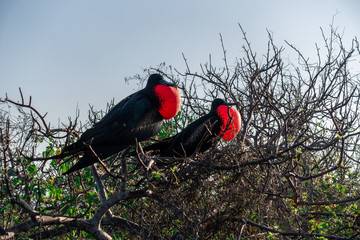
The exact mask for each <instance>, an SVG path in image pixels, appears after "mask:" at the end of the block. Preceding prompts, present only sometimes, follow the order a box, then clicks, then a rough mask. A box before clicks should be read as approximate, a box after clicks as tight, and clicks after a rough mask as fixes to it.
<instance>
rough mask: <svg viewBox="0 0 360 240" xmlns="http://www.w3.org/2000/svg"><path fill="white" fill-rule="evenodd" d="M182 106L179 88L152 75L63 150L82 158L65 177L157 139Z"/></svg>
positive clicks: (158, 76) (65, 154) (156, 75)
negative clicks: (165, 124) (144, 142)
mask: <svg viewBox="0 0 360 240" xmlns="http://www.w3.org/2000/svg"><path fill="white" fill-rule="evenodd" d="M180 104H181V99H180V90H179V89H178V88H177V86H176V85H175V84H174V83H170V82H167V81H165V80H164V79H163V77H162V76H161V75H159V74H152V75H151V76H150V77H149V79H148V81H147V84H146V87H145V88H144V89H142V90H140V91H138V92H135V93H133V94H131V95H130V96H128V97H127V98H125V99H123V100H122V101H121V102H119V103H118V104H117V105H115V106H114V107H113V108H112V109H111V110H110V111H109V112H108V113H107V114H106V115H105V116H104V117H103V118H102V119H101V120H100V121H99V122H98V123H96V124H95V125H94V126H93V127H92V128H90V129H88V130H86V131H85V132H84V133H83V134H82V136H81V137H80V139H79V140H78V141H77V142H75V143H73V144H71V145H69V146H67V147H65V148H64V149H63V151H62V155H63V156H69V155H75V156H76V155H79V154H83V156H82V157H81V158H80V160H79V161H78V162H77V163H76V164H75V165H74V166H73V167H71V168H70V169H69V170H68V171H67V172H65V173H64V174H69V173H71V172H73V171H76V170H79V169H81V168H84V167H87V166H89V165H92V164H93V163H96V162H97V161H98V158H100V159H105V158H107V157H109V156H111V155H113V154H116V153H118V152H120V151H122V150H124V149H125V148H127V147H128V146H130V145H133V144H135V143H136V141H138V142H140V141H144V140H147V139H148V138H149V137H151V136H154V135H156V134H157V133H158V132H159V131H160V128H161V125H162V122H163V119H170V118H173V117H174V116H175V115H176V114H177V113H178V111H179V110H180ZM94 153H95V154H94Z"/></svg>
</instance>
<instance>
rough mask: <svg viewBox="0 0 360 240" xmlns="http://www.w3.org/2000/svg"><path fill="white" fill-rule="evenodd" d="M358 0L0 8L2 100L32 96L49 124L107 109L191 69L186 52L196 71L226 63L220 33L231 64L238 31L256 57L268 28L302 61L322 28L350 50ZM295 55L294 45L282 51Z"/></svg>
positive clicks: (66, 0)
mask: <svg viewBox="0 0 360 240" xmlns="http://www.w3.org/2000/svg"><path fill="white" fill-rule="evenodd" d="M359 12H360V1H358V0H337V1H335V0H317V1H313V0H312V1H310V0H302V1H291V0H272V1H265V0H264V1H259V0H255V1H243V0H237V1H236V0H224V1H220V0H217V1H214V0H206V1H205V0H197V1H194V0H181V1H175V0H174V1H169V0H152V1H149V0H147V1H146V0H134V1H126V0H123V1H120V0H117V1H115V0H107V1H100V0H97V1H95V0H76V1H70V0H62V1H55V0H31V1H29V0H16V1H14V0H0V97H1V98H4V97H5V94H6V93H7V94H8V96H9V97H10V98H12V99H15V100H20V97H19V94H18V88H19V87H21V88H22V91H23V93H24V96H25V97H26V98H28V97H29V96H30V95H31V96H32V98H33V106H34V107H36V108H37V109H38V110H39V111H40V112H42V113H45V112H48V117H47V120H48V121H51V122H52V126H54V125H57V123H58V121H59V119H60V121H62V122H66V121H67V117H68V116H72V117H74V116H75V112H76V108H77V107H78V108H79V110H80V116H81V119H86V116H87V111H88V109H89V104H90V105H94V107H95V109H105V107H106V103H107V102H109V101H110V100H111V99H113V98H114V99H115V102H118V101H120V100H121V99H122V98H124V97H126V96H127V95H129V94H130V93H132V92H134V91H136V90H138V87H137V85H135V84H134V83H132V84H130V85H129V84H127V83H125V81H124V79H125V77H130V76H133V75H135V74H138V73H142V70H143V69H144V68H148V67H156V66H158V65H159V64H160V63H162V62H165V63H167V64H169V65H172V66H173V67H175V68H177V69H179V70H180V71H182V70H184V69H185V64H184V61H183V57H182V54H184V55H185V56H186V57H187V59H188V63H189V65H190V67H191V68H192V69H196V68H198V67H199V65H200V64H201V63H205V62H207V60H208V57H209V54H211V55H212V59H213V62H214V63H215V64H216V63H217V62H218V63H219V65H220V62H221V59H222V51H221V43H220V37H219V34H221V35H222V37H223V40H224V43H225V48H226V49H227V52H228V55H229V61H230V63H231V61H233V62H234V61H235V57H241V56H242V55H241V54H242V51H241V46H242V45H243V44H244V41H243V40H242V35H241V32H240V30H239V26H238V24H241V26H242V27H243V29H244V30H245V31H246V33H247V37H248V40H249V41H250V42H251V44H252V47H253V50H255V51H256V52H258V53H259V54H263V53H265V50H266V48H267V41H268V38H267V30H269V31H270V32H271V33H272V34H273V37H274V39H275V41H276V43H277V45H278V46H281V45H284V46H285V42H284V40H287V41H288V42H290V43H293V44H294V45H295V46H297V47H298V48H299V49H300V50H301V51H302V52H303V54H304V55H305V56H311V55H312V54H314V52H315V42H317V43H321V42H322V40H321V39H322V38H321V32H320V27H322V28H323V29H324V30H325V32H329V25H330V24H331V23H332V21H333V16H334V15H336V16H335V17H334V26H335V27H338V28H339V30H340V32H343V33H344V43H345V45H348V44H350V43H351V42H350V41H351V39H352V38H353V37H355V36H357V38H358V39H360V14H359ZM285 48H286V49H289V47H286V46H285Z"/></svg>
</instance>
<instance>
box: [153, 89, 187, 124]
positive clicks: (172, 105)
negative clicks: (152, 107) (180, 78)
mask: <svg viewBox="0 0 360 240" xmlns="http://www.w3.org/2000/svg"><path fill="white" fill-rule="evenodd" d="M154 92H155V95H156V97H157V98H158V100H159V108H158V110H159V113H160V114H161V116H162V117H163V119H170V118H173V117H175V116H176V114H177V113H178V112H179V110H180V106H181V94H180V90H179V88H177V87H172V86H166V85H162V84H159V85H156V86H155V88H154Z"/></svg>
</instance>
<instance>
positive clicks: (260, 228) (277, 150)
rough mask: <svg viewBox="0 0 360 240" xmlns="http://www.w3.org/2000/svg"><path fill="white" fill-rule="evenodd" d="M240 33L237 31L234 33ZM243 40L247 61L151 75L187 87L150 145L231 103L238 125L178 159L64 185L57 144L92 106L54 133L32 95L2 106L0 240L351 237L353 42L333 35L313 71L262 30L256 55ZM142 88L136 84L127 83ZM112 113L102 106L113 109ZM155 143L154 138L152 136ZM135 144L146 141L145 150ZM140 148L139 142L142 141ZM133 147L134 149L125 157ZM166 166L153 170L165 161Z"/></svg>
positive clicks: (148, 161)
mask: <svg viewBox="0 0 360 240" xmlns="http://www.w3.org/2000/svg"><path fill="white" fill-rule="evenodd" d="M240 29H241V28H240ZM241 31H242V33H243V36H244V46H243V56H241V57H239V58H238V59H237V60H236V61H235V62H234V63H232V64H229V62H228V59H227V56H226V51H225V49H224V48H223V53H224V65H223V66H222V67H215V66H213V65H212V63H211V61H209V63H206V64H203V65H201V71H200V72H196V71H192V70H191V69H190V66H188V64H187V60H186V59H185V58H184V60H185V63H186V66H187V68H186V70H185V72H180V71H178V70H176V69H173V68H172V67H170V66H168V65H166V64H162V65H160V66H159V67H158V68H156V69H147V70H145V74H146V75H147V74H148V72H154V71H156V72H159V73H161V74H162V75H164V76H166V78H168V79H170V80H172V81H174V82H176V83H178V85H179V86H180V88H181V90H182V91H183V93H184V94H183V106H182V109H181V111H180V113H179V114H178V115H177V116H176V117H175V118H174V119H172V120H169V121H167V122H165V123H164V124H163V127H162V129H161V131H160V132H159V134H158V135H157V136H156V137H155V139H153V140H159V139H163V138H167V137H169V136H170V135H172V134H175V133H176V132H178V131H179V130H181V129H182V128H183V127H184V126H186V125H187V124H188V123H189V122H191V121H193V120H194V119H195V118H197V117H198V116H201V115H203V114H204V113H205V112H207V111H208V109H209V107H210V106H209V103H210V102H211V101H212V99H214V98H216V97H221V98H225V99H226V100H231V101H234V102H235V101H236V102H240V108H239V110H240V112H241V115H242V122H243V126H242V130H241V133H240V134H239V136H237V138H236V139H235V140H233V141H231V142H220V143H219V144H218V145H217V146H216V147H215V148H213V149H210V150H209V151H207V152H205V153H203V154H197V155H195V156H191V157H189V158H186V159H181V158H177V159H162V158H159V157H157V156H156V155H151V154H152V153H151V152H148V153H146V152H143V151H142V148H141V145H139V144H138V145H137V146H135V147H134V149H135V151H136V154H135V155H136V156H132V155H131V156H129V155H127V151H128V150H125V151H124V152H123V153H119V154H118V155H116V156H112V157H110V158H109V159H107V160H106V161H105V163H106V167H104V166H102V165H100V164H97V167H91V168H90V169H88V168H86V169H83V170H81V171H79V172H76V173H73V174H70V175H68V176H67V175H66V176H63V175H62V173H63V172H65V171H66V170H67V169H69V168H70V166H71V162H75V161H76V160H77V159H69V158H68V157H66V158H64V159H62V160H58V159H56V156H57V155H59V154H61V153H60V149H62V148H63V147H64V146H65V145H68V144H69V143H71V142H73V141H75V140H76V139H78V138H79V135H81V132H83V130H84V129H85V128H87V127H89V126H91V125H92V124H94V123H95V122H97V121H98V120H99V119H100V118H101V117H102V115H103V112H101V111H96V110H94V109H92V108H91V111H90V113H89V122H88V123H86V124H84V125H80V124H78V121H77V117H76V118H75V120H74V121H72V120H71V119H69V123H68V124H67V125H63V126H61V127H58V128H51V127H50V126H49V124H47V123H46V121H45V115H42V114H41V113H39V112H38V111H37V110H36V109H35V108H34V107H33V106H32V105H31V98H30V99H29V101H28V102H26V101H25V100H24V97H23V94H22V92H21V91H20V96H21V101H20V102H15V101H13V100H11V99H10V98H8V97H5V98H3V99H1V100H0V101H1V102H2V108H1V110H0V148H1V154H2V155H1V157H0V172H1V175H0V188H1V189H0V216H1V218H0V227H1V228H0V235H2V236H3V238H11V237H12V236H15V237H16V238H17V239H46V238H52V239H74V238H79V239H80V238H86V239H307V238H313V239H359V238H360V233H359V229H360V206H359V201H360V186H359V184H360V181H359V180H360V174H359V161H358V159H359V147H358V146H359V133H360V131H359V130H360V121H359V120H360V118H359V117H358V111H359V110H360V109H359V104H360V92H359V75H357V74H358V73H354V72H353V67H352V66H353V65H354V64H355V65H356V64H358V63H359V58H358V57H359V54H360V51H359V46H358V42H357V41H356V40H353V42H352V45H351V47H350V48H349V49H346V48H345V46H344V45H343V43H342V38H341V36H340V35H339V34H337V32H336V31H335V30H334V29H333V28H331V31H330V36H329V37H325V34H324V33H323V36H324V48H320V47H318V48H317V56H318V59H317V60H316V61H314V62H311V61H310V60H309V59H308V58H306V57H305V56H303V54H302V53H301V52H300V50H298V49H297V48H296V47H295V46H293V45H291V44H289V43H288V44H287V47H288V48H289V49H291V50H292V51H293V52H295V53H296V54H297V55H298V63H297V65H294V64H291V63H289V62H287V60H286V58H283V57H282V54H283V51H285V49H284V48H283V47H281V48H278V47H276V46H275V44H274V42H273V39H272V36H271V35H269V43H268V51H267V52H266V53H265V54H264V55H262V56H261V57H258V55H257V54H255V52H253V50H252V49H251V45H250V42H248V39H247V38H246V34H245V32H243V30H242V29H241ZM134 78H135V79H138V80H142V79H143V77H142V76H135V77H134ZM112 105H113V104H110V105H109V108H111V106H112ZM153 140H152V141H153ZM142 144H144V143H142ZM145 144H147V143H145ZM134 149H133V150H134ZM160 163H161V164H160Z"/></svg>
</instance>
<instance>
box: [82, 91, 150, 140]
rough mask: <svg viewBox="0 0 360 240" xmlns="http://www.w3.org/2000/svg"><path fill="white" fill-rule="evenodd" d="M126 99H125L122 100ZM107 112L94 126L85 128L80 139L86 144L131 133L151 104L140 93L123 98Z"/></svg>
mask: <svg viewBox="0 0 360 240" xmlns="http://www.w3.org/2000/svg"><path fill="white" fill-rule="evenodd" d="M129 97H130V96H129ZM124 100H126V101H124ZM124 100H123V101H124V102H123V101H121V102H120V103H119V104H117V105H116V106H115V107H114V108H113V109H112V110H111V111H110V112H109V113H107V114H106V115H105V116H104V117H103V118H102V119H101V120H100V121H99V122H98V123H97V124H96V125H94V127H92V128H90V129H88V130H86V131H85V132H84V133H83V135H82V136H81V139H80V140H81V141H82V142H85V143H87V144H91V143H93V144H97V143H112V141H114V138H116V140H117V141H121V139H124V138H126V137H129V134H130V135H131V132H132V131H133V130H134V129H135V128H136V124H135V123H137V122H138V120H139V118H140V117H141V116H144V113H145V112H146V111H147V110H148V108H149V107H150V106H151V104H150V101H149V100H148V99H147V98H145V97H143V96H142V95H140V94H137V95H133V96H131V97H130V98H129V99H124Z"/></svg>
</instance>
